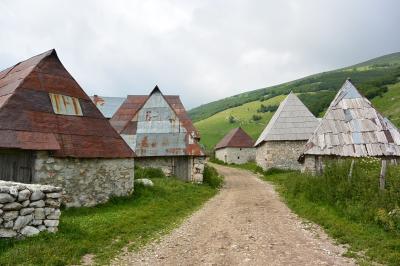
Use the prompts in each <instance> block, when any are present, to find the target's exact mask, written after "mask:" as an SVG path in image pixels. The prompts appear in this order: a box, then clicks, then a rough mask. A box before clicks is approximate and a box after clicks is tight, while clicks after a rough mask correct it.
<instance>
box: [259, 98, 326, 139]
mask: <svg viewBox="0 0 400 266" xmlns="http://www.w3.org/2000/svg"><path fill="white" fill-rule="evenodd" d="M317 125H318V119H317V118H316V117H315V116H314V115H313V114H312V113H311V112H310V110H308V109H307V107H306V106H305V105H304V104H303V103H302V102H301V101H300V99H299V98H298V97H297V96H296V95H295V94H294V93H292V92H291V93H289V95H288V96H287V97H286V98H285V100H283V101H282V102H281V104H280V105H279V108H278V109H277V110H276V112H275V114H274V115H273V116H272V118H271V120H270V121H269V123H268V125H267V127H266V128H265V129H264V131H263V132H262V133H261V135H260V137H259V138H258V139H257V141H256V144H255V146H257V145H259V144H261V143H262V142H264V141H281V140H282V141H283V140H308V139H309V138H310V137H311V135H312V133H313V132H314V130H315V128H316V127H317Z"/></svg>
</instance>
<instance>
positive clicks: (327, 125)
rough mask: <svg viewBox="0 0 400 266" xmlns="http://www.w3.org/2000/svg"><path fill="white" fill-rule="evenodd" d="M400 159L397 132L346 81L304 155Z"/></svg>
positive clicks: (308, 143) (399, 140)
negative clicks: (398, 157) (399, 157)
mask: <svg viewBox="0 0 400 266" xmlns="http://www.w3.org/2000/svg"><path fill="white" fill-rule="evenodd" d="M307 154H309V155H331V156H339V157H367V156H372V157H394V156H396V157H397V156H400V133H399V131H398V129H397V128H396V127H395V126H394V125H393V124H392V123H391V122H390V121H389V120H388V119H386V118H384V117H383V116H382V115H381V114H380V113H379V112H378V111H377V110H376V109H375V108H374V107H373V106H372V104H371V102H370V101H369V100H368V99H367V98H365V97H363V96H362V95H361V94H360V93H359V92H358V90H357V89H356V87H355V86H354V85H353V84H352V83H351V81H350V80H349V79H348V80H346V82H345V83H344V84H343V86H342V88H341V89H340V90H339V92H338V93H337V95H336V97H335V99H334V100H333V101H332V103H331V104H330V106H329V108H328V110H327V112H326V113H325V116H324V118H323V119H322V120H321V122H320V123H319V125H318V127H317V129H316V130H315V132H314V134H313V135H312V136H311V138H310V139H309V140H308V142H307V144H306V149H305V151H304V153H303V154H302V156H301V157H300V161H301V160H302V159H303V158H304V155H307Z"/></svg>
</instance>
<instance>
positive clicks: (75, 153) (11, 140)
mask: <svg viewBox="0 0 400 266" xmlns="http://www.w3.org/2000/svg"><path fill="white" fill-rule="evenodd" d="M49 93H51V94H59V95H65V96H70V97H74V98H76V99H77V100H78V102H79V105H80V107H81V109H82V116H75V115H60V114H55V112H54V110H53V106H52V102H51V100H50V95H49ZM0 148H18V149H28V150H49V151H52V154H53V155H54V156H57V157H77V158H93V157H103V158H124V157H133V156H134V152H133V151H132V150H131V149H130V148H129V146H128V145H127V144H126V143H125V142H124V140H123V139H122V138H121V137H120V135H119V134H118V133H117V132H116V131H115V130H114V129H113V128H112V126H111V125H110V123H109V122H108V120H107V119H106V118H104V116H103V115H102V114H101V113H100V111H99V110H98V109H97V108H96V106H95V105H94V104H93V102H92V101H91V99H90V98H89V97H88V96H87V95H86V93H85V92H84V91H83V89H82V88H81V87H80V86H79V84H78V83H77V82H76V81H75V80H74V78H73V77H72V76H71V75H70V74H69V73H68V71H67V70H66V69H65V68H64V66H63V65H62V63H61V62H60V60H59V58H58V56H57V54H56V51H55V50H50V51H47V52H45V53H43V54H40V55H37V56H34V57H32V58H30V59H28V60H26V61H23V62H20V63H18V64H16V65H15V66H13V67H10V68H7V69H5V70H3V71H1V72H0Z"/></svg>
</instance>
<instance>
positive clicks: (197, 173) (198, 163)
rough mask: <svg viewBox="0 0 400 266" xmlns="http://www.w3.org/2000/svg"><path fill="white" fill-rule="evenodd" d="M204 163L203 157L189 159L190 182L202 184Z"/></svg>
mask: <svg viewBox="0 0 400 266" xmlns="http://www.w3.org/2000/svg"><path fill="white" fill-rule="evenodd" d="M205 162H206V158H205V157H192V158H191V163H192V167H191V170H192V171H191V172H192V176H191V180H190V181H191V182H194V183H203V173H204V165H205Z"/></svg>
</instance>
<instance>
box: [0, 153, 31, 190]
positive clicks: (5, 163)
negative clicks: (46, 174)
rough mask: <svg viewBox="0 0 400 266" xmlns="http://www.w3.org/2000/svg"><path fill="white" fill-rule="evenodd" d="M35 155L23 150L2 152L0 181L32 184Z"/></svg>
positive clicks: (0, 157)
mask: <svg viewBox="0 0 400 266" xmlns="http://www.w3.org/2000/svg"><path fill="white" fill-rule="evenodd" d="M33 162H34V153H33V152H32V151H21V150H0V180H5V181H14V182H21V183H28V184H29V183H31V182H32V176H33V175H32V173H33Z"/></svg>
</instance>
